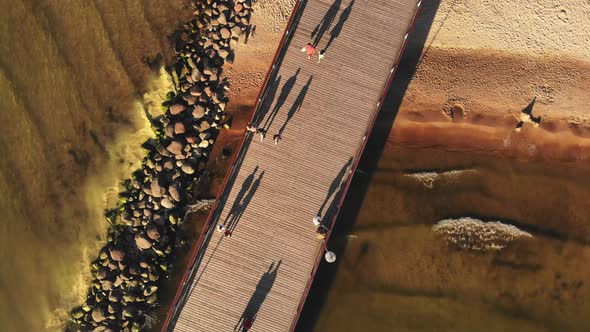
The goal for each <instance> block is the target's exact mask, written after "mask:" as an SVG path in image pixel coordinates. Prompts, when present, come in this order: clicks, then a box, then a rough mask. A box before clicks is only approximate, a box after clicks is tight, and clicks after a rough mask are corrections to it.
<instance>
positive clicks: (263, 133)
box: [256, 128, 266, 142]
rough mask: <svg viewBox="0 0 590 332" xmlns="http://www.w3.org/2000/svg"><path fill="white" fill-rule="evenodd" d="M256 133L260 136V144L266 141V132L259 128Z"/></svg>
mask: <svg viewBox="0 0 590 332" xmlns="http://www.w3.org/2000/svg"><path fill="white" fill-rule="evenodd" d="M256 133H257V134H258V135H260V142H262V141H263V140H264V136H265V135H266V130H264V129H262V128H258V129H256Z"/></svg>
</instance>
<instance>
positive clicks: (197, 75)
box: [190, 68, 201, 82]
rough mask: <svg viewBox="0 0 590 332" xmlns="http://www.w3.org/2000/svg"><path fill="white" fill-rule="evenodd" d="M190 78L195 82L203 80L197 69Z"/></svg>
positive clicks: (194, 69)
mask: <svg viewBox="0 0 590 332" xmlns="http://www.w3.org/2000/svg"><path fill="white" fill-rule="evenodd" d="M190 77H191V78H192V79H193V81H195V82H198V81H199V79H201V72H200V71H199V70H198V69H197V68H193V70H192V71H191V76H190Z"/></svg>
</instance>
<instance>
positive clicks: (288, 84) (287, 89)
mask: <svg viewBox="0 0 590 332" xmlns="http://www.w3.org/2000/svg"><path fill="white" fill-rule="evenodd" d="M300 71H301V68H297V71H296V72H295V74H293V76H291V77H289V79H288V80H286V81H285V84H284V85H283V88H282V89H281V94H280V95H279V98H278V99H277V103H276V104H275V106H274V107H273V108H272V111H271V112H270V114H269V115H268V117H267V118H266V120H265V121H264V126H262V127H263V128H264V130H268V128H269V127H270V125H272V123H273V121H274V120H275V118H276V116H277V114H278V113H279V110H280V109H281V107H283V104H284V103H285V101H286V100H287V97H288V96H289V93H291V90H293V86H295V82H296V81H297V75H299V72H300Z"/></svg>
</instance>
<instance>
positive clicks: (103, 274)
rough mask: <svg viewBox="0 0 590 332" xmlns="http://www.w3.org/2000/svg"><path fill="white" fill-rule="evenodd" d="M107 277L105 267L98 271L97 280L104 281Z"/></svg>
mask: <svg viewBox="0 0 590 332" xmlns="http://www.w3.org/2000/svg"><path fill="white" fill-rule="evenodd" d="M106 277H107V270H106V269H105V268H104V267H101V268H100V269H98V271H96V279H98V280H102V279H104V278H106Z"/></svg>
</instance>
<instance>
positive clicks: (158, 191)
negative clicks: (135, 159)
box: [150, 179, 165, 197]
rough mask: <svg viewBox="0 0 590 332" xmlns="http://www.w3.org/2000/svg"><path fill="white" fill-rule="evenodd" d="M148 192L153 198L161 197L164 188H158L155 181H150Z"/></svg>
mask: <svg viewBox="0 0 590 332" xmlns="http://www.w3.org/2000/svg"><path fill="white" fill-rule="evenodd" d="M150 190H151V192H152V196H154V197H162V195H163V194H164V193H165V191H164V188H162V187H161V186H160V184H159V183H158V180H157V179H154V180H153V181H152V183H151V185H150Z"/></svg>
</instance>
